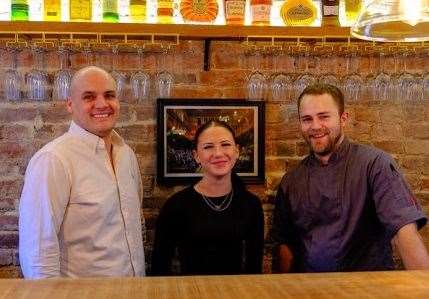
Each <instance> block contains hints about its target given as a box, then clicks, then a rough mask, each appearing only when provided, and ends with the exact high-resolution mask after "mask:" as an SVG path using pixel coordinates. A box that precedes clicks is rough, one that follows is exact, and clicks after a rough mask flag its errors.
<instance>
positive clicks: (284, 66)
mask: <svg viewBox="0 0 429 299" xmlns="http://www.w3.org/2000/svg"><path fill="white" fill-rule="evenodd" d="M290 61H291V59H290V56H289V55H288V49H287V48H286V49H285V48H281V49H279V50H278V51H276V52H275V53H274V70H275V73H274V75H273V78H272V80H271V94H272V100H273V101H286V100H288V99H289V98H290V97H291V92H292V84H293V79H292V76H291V75H290V74H289V73H288V72H287V71H289V70H291V67H290Z"/></svg>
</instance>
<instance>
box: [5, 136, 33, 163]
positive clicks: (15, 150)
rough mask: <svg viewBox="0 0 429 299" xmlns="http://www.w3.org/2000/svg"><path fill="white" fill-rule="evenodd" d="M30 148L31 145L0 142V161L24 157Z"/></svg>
mask: <svg viewBox="0 0 429 299" xmlns="http://www.w3.org/2000/svg"><path fill="white" fill-rule="evenodd" d="M31 148H32V147H31V145H29V144H28V143H26V142H16V141H8V140H6V141H1V140H0V159H2V160H3V159H15V158H20V157H23V156H26V155H27V154H28V152H29V150H31Z"/></svg>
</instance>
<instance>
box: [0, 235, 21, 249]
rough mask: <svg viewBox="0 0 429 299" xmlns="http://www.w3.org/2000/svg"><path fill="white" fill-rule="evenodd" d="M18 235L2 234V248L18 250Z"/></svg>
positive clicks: (0, 237) (0, 238)
mask: <svg viewBox="0 0 429 299" xmlns="http://www.w3.org/2000/svg"><path fill="white" fill-rule="evenodd" d="M17 247H18V233H15V232H0V248H17Z"/></svg>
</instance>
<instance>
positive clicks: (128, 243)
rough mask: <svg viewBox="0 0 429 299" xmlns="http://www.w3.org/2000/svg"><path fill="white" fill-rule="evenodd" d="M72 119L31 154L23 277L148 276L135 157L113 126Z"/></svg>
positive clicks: (23, 210) (24, 203)
mask: <svg viewBox="0 0 429 299" xmlns="http://www.w3.org/2000/svg"><path fill="white" fill-rule="evenodd" d="M112 145H113V152H112V153H113V155H112V157H113V165H114V169H113V167H112V163H111V162H110V158H109V155H108V152H107V151H106V148H105V144H104V141H103V139H101V138H100V137H98V136H96V135H94V134H91V133H89V132H87V131H85V130H84V129H82V128H81V127H79V126H78V125H77V124H75V123H74V122H72V123H71V125H70V129H69V131H68V132H67V133H65V134H64V135H62V136H61V137H59V138H57V139H55V140H53V141H52V142H50V143H48V144H47V145H45V146H44V147H43V148H42V149H40V150H39V151H38V152H37V153H36V154H35V155H34V156H33V158H32V159H31V160H30V163H29V165H28V168H27V171H26V174H25V183H24V188H23V190H22V195H21V201H20V206H19V258H20V263H21V268H22V272H23V274H24V276H25V277H26V278H47V277H55V276H68V277H82V276H143V275H145V261H144V254H143V241H142V221H141V219H143V218H142V217H141V198H142V194H143V193H142V182H141V176H140V171H139V168H138V164H137V159H136V156H135V154H134V152H133V151H132V149H131V148H130V147H129V146H128V145H126V144H125V143H124V141H123V140H122V138H121V137H120V136H119V135H118V134H117V133H116V132H112Z"/></svg>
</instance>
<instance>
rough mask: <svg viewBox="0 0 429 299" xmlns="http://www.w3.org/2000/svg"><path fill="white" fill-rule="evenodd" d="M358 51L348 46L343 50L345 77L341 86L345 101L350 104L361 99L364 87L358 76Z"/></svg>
mask: <svg viewBox="0 0 429 299" xmlns="http://www.w3.org/2000/svg"><path fill="white" fill-rule="evenodd" d="M358 51H359V47H357V46H350V45H348V46H347V47H346V48H345V49H344V55H345V56H346V75H345V77H344V78H343V82H342V86H343V91H344V96H345V98H346V100H347V101H351V102H356V101H358V100H359V99H361V97H362V92H363V87H364V81H363V79H362V77H361V76H360V75H359V74H358V71H359V59H358V57H357V53H358Z"/></svg>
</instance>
